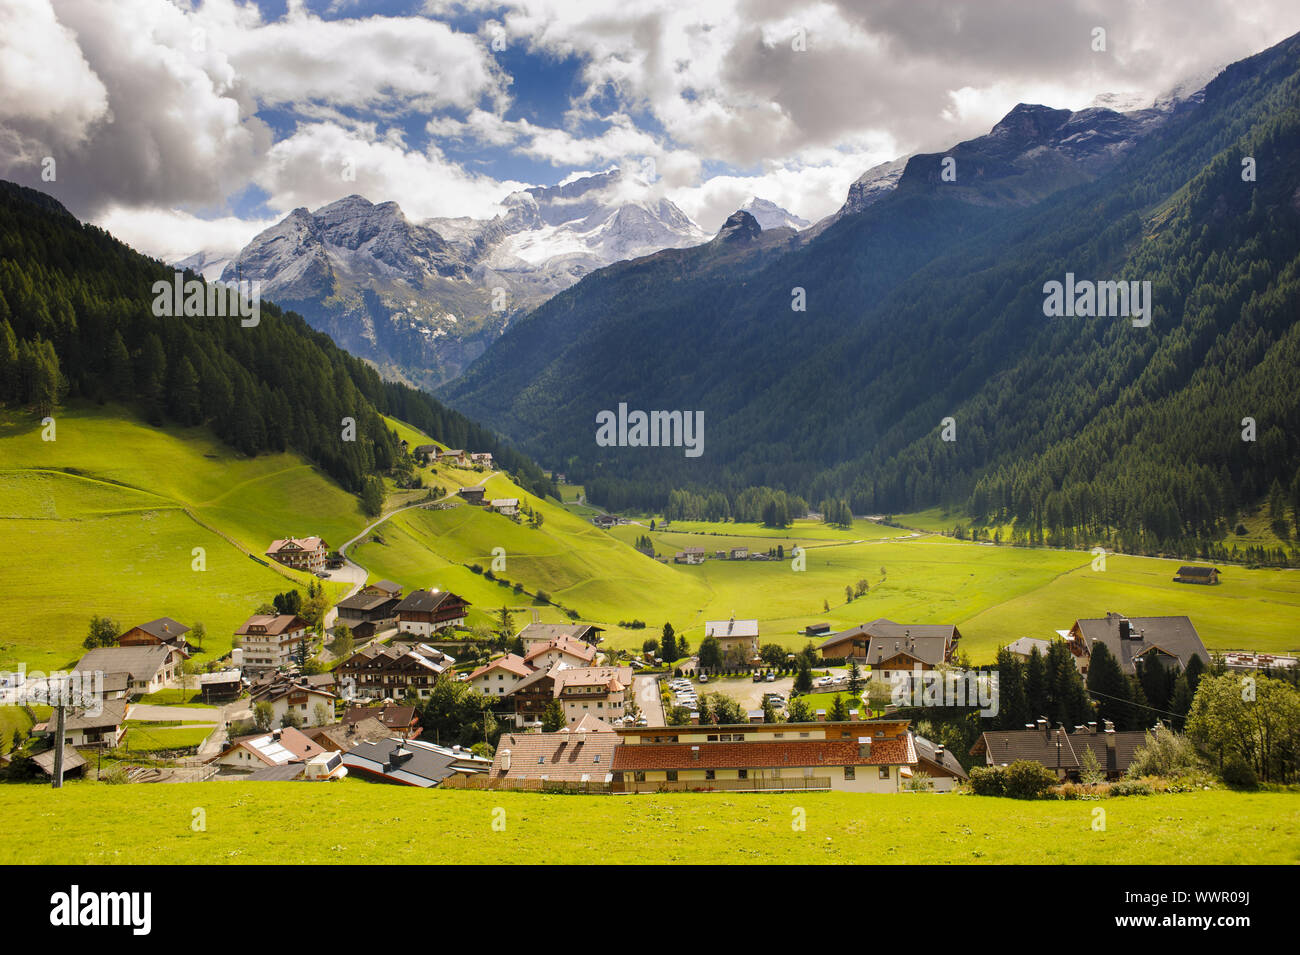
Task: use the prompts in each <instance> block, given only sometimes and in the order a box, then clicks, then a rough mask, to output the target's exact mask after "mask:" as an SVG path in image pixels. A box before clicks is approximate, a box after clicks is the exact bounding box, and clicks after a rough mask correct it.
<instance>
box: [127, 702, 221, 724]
mask: <svg viewBox="0 0 1300 955" xmlns="http://www.w3.org/2000/svg"><path fill="white" fill-rule="evenodd" d="M126 718H127V719H129V720H146V721H148V722H151V723H155V722H162V721H163V720H183V721H185V722H186V723H219V722H221V711H220V710H219V709H216V708H215V707H212V708H208V707H198V706H155V705H153V704H151V703H136V704H135V705H134V706H132V707H131V709H130V711H129V712H128V713H127V714H126Z"/></svg>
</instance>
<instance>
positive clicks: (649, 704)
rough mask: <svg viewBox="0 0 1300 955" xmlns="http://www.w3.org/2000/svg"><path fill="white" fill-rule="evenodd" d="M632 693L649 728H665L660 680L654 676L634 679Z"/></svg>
mask: <svg viewBox="0 0 1300 955" xmlns="http://www.w3.org/2000/svg"><path fill="white" fill-rule="evenodd" d="M632 693H633V698H634V699H635V700H636V705H637V706H638V707H640V708H641V715H642V716H644V717H645V721H646V725H647V726H663V725H665V723H666V720H665V719H664V707H663V701H662V700H661V699H660V698H659V678H658V677H657V676H653V675H646V676H637V677H633V678H632Z"/></svg>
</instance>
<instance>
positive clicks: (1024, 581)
mask: <svg viewBox="0 0 1300 955" xmlns="http://www.w3.org/2000/svg"><path fill="white" fill-rule="evenodd" d="M389 425H390V426H391V427H393V428H394V429H395V430H397V431H398V433H399V434H400V435H401V436H402V437H404V438H405V439H406V440H407V441H408V442H409V443H410V444H411V445H412V446H414V445H417V444H425V443H435V442H432V440H431V439H430V438H429V437H428V436H427V435H424V434H422V433H420V432H419V431H417V430H416V429H413V428H411V427H410V426H408V425H405V424H403V423H402V422H398V421H390V422H389ZM57 427H58V431H57V440H56V441H53V442H47V441H43V440H42V439H41V433H40V430H39V428H38V427H37V426H36V424H35V423H33V422H32V421H31V420H30V419H27V418H20V417H18V416H15V415H0V462H2V464H0V528H3V529H4V541H3V543H4V546H0V574H3V579H4V581H5V585H4V589H3V596H2V598H0V601H2V603H3V609H4V610H5V611H6V612H5V613H3V614H0V668H7V667H12V666H14V665H16V664H17V663H18V662H25V663H26V664H27V665H28V666H29V667H30V668H39V669H54V668H58V667H64V666H67V665H69V664H70V663H71V662H73V661H74V660H75V659H76V658H77V657H78V656H79V655H80V652H81V641H82V639H83V637H84V635H85V630H86V622H87V620H88V619H89V617H90V615H91V614H92V613H101V614H109V615H110V616H112V617H114V618H115V619H117V620H119V621H120V622H122V623H123V624H125V625H130V624H132V623H138V622H141V621H144V620H148V619H152V618H154V617H158V616H162V615H167V616H171V617H175V618H176V619H178V620H181V621H182V622H185V623H193V622H194V621H195V620H202V621H203V622H204V624H205V625H206V627H207V630H208V640H207V643H206V649H207V650H209V651H210V652H213V653H222V652H224V651H225V650H226V649H228V648H229V646H230V641H231V635H232V633H233V630H234V629H235V628H236V627H237V626H238V624H239V623H240V622H241V621H242V620H243V619H244V618H245V617H247V615H248V614H249V613H251V611H252V609H253V608H254V607H256V606H257V605H258V604H259V603H261V602H263V601H265V600H267V599H269V598H270V596H271V595H272V594H274V593H275V592H277V591H279V590H284V589H286V588H287V587H288V586H290V585H291V582H296V583H297V584H299V585H300V586H301V585H305V583H306V578H305V577H304V576H303V575H297V574H293V573H290V572H287V571H283V572H282V571H281V570H272V569H269V568H267V567H263V566H261V565H260V564H258V563H256V562H254V561H252V560H249V559H248V557H247V555H246V554H245V553H244V552H243V551H244V550H248V551H251V552H253V553H256V554H261V553H262V552H263V551H264V550H265V547H266V544H267V543H269V542H270V540H272V539H273V538H276V537H281V536H286V535H295V536H302V535H308V534H320V535H322V536H324V537H325V539H326V541H327V542H329V543H330V544H331V546H339V545H340V544H342V543H343V542H345V541H346V540H348V539H350V538H351V537H353V536H354V535H356V534H357V533H359V532H360V531H361V530H362V529H363V528H364V527H366V526H367V525H368V524H369V523H371V521H369V520H367V519H366V518H365V517H364V516H363V515H362V513H361V511H360V508H359V505H358V502H357V500H356V498H355V497H354V496H352V495H350V494H347V493H346V492H344V491H343V490H342V489H341V488H339V487H338V486H337V485H336V484H334V483H333V482H332V481H330V480H328V479H327V478H325V477H324V476H323V475H322V474H321V473H320V472H319V471H317V470H316V469H315V468H313V467H312V466H311V465H309V464H308V463H306V462H305V461H304V460H303V459H301V458H299V457H296V456H294V455H288V454H279V455H264V456H261V457H258V458H254V459H248V458H244V457H241V456H239V455H237V454H234V453H233V452H231V451H230V450H229V449H227V448H225V447H224V446H222V445H220V444H218V443H217V442H216V441H214V440H213V439H212V437H211V436H210V435H209V434H208V433H207V432H205V431H203V430H201V429H177V428H163V429H155V428H150V427H147V426H145V425H144V424H141V423H138V422H136V421H135V420H134V419H131V418H127V417H124V416H123V413H122V412H121V411H120V410H119V409H114V408H112V407H102V408H101V407H95V406H87V405H80V406H74V407H70V408H67V409H64V410H62V411H61V412H60V414H59V417H58V424H57ZM422 474H423V477H424V479H425V484H426V485H428V486H441V487H443V488H445V489H447V490H449V491H454V490H455V489H457V488H459V487H462V486H466V485H471V484H478V483H481V482H485V483H486V485H487V496H488V497H489V498H493V497H515V498H519V499H520V500H521V502H524V503H526V504H527V505H528V506H529V507H531V508H533V509H534V510H536V511H537V512H538V513H540V514H541V516H542V518H543V522H542V526H541V527H540V528H533V527H530V526H528V525H527V524H526V523H516V522H514V521H512V520H510V519H509V518H507V517H504V516H502V515H500V514H495V513H492V512H490V511H488V510H485V509H483V508H479V507H472V506H469V505H467V504H465V503H464V502H463V501H460V500H459V499H453V500H452V502H451V503H452V504H453V506H451V507H447V508H445V509H439V510H434V509H427V508H415V509H411V510H406V511H402V512H400V513H396V514H395V515H394V516H392V517H391V518H390V519H389V520H387V521H386V522H384V523H383V524H382V525H381V526H379V527H378V528H377V529H376V530H375V532H374V533H372V534H371V535H368V536H367V538H366V539H364V540H362V541H359V542H358V543H357V545H355V546H354V547H353V549H352V550H351V552H350V554H351V556H352V557H353V558H354V559H355V560H356V561H358V562H359V563H360V564H361V565H362V566H364V567H365V568H366V569H367V571H368V572H369V575H370V577H371V579H378V578H380V577H387V578H390V579H392V580H396V581H398V582H399V583H401V584H403V585H404V586H405V587H406V588H407V589H408V590H409V589H413V588H416V587H439V588H442V589H448V590H453V591H455V592H457V593H459V594H461V595H463V596H464V597H465V598H466V599H468V600H469V601H470V602H471V604H472V605H473V610H472V613H471V618H470V621H471V623H473V624H486V623H490V622H491V617H490V615H491V614H493V613H494V612H495V611H496V610H497V609H499V608H500V607H501V606H503V605H506V606H509V607H511V608H512V609H513V610H515V611H518V612H519V615H517V616H516V621H517V622H522V621H523V620H525V619H526V618H527V614H528V613H529V611H531V610H536V611H537V612H538V614H539V618H540V619H542V620H544V621H547V622H557V621H560V620H564V619H566V618H565V617H564V615H563V613H562V611H561V610H560V609H557V608H556V607H554V606H550V605H547V604H542V603H539V602H537V601H535V600H534V599H533V598H532V597H531V596H530V595H531V594H534V593H536V592H538V591H539V590H540V591H545V592H546V593H547V594H549V595H550V597H551V599H552V600H554V601H556V602H558V603H559V604H561V605H562V606H563V607H565V608H572V609H574V610H576V611H577V612H578V613H579V614H580V615H581V619H583V620H584V621H587V622H591V623H596V624H599V625H600V626H603V627H605V628H606V630H607V634H606V636H607V639H608V640H609V642H610V644H611V645H612V646H614V647H627V648H638V649H639V648H640V645H641V643H642V641H644V640H645V639H646V638H647V637H650V636H657V634H658V631H659V630H660V628H661V627H662V626H663V624H664V622H665V621H668V622H671V623H672V624H673V626H674V627H675V628H676V629H677V630H678V632H680V633H682V634H684V635H685V636H686V638H687V639H688V640H689V641H690V643H691V646H693V647H698V645H699V642H700V640H701V639H702V638H703V635H704V622H705V621H706V620H712V619H725V618H726V617H728V616H730V615H732V614H733V613H734V614H735V615H736V616H737V617H754V618H757V619H758V620H759V621H760V623H761V629H762V638H763V640H764V641H766V642H777V643H780V644H782V645H784V646H786V647H788V648H791V649H793V648H796V647H799V646H802V645H803V644H804V643H805V642H806V641H807V638H806V637H804V636H802V635H801V633H800V631H802V630H803V628H804V627H806V626H807V625H808V624H809V623H813V622H826V623H829V624H830V625H831V626H832V627H833V628H834V629H840V628H843V627H848V626H853V625H855V624H860V623H865V622H867V621H870V620H874V619H876V618H878V617H889V618H891V619H894V620H898V621H900V622H911V623H955V624H956V625H957V626H958V627H959V628H960V630H961V632H962V634H963V637H964V640H963V642H962V647H963V648H964V649H965V651H966V652H967V653H968V654H969V655H970V657H971V659H972V660H973V661H974V662H976V663H984V662H988V661H991V660H992V659H993V657H994V655H995V654H996V651H997V648H998V647H999V646H1000V645H1003V644H1005V643H1007V642H1009V641H1011V640H1014V639H1015V638H1017V637H1021V636H1039V637H1046V636H1050V635H1051V634H1052V633H1053V632H1054V631H1056V630H1060V629H1065V628H1067V627H1069V626H1070V624H1071V623H1073V621H1074V620H1075V619H1076V618H1078V617H1084V616H1100V615H1102V614H1104V613H1106V612H1107V611H1109V610H1116V611H1121V612H1124V613H1127V614H1131V615H1135V616H1148V615H1159V614H1184V613H1185V614H1187V615H1188V616H1190V617H1191V618H1192V620H1193V622H1194V623H1195V624H1196V626H1197V628H1198V630H1199V631H1200V633H1201V635H1202V638H1203V639H1204V640H1205V642H1206V644H1207V645H1208V646H1209V647H1210V648H1212V649H1215V648H1218V649H1230V648H1246V649H1257V650H1264V651H1286V650H1291V649H1295V648H1297V647H1300V572H1297V571H1294V570H1268V569H1265V570H1247V569H1244V568H1238V567H1234V566H1228V567H1225V568H1224V578H1223V581H1224V582H1223V583H1222V584H1220V585H1218V586H1215V587H1196V586H1189V585H1184V584H1175V583H1173V581H1172V577H1173V573H1174V570H1175V568H1176V567H1177V564H1178V562H1177V561H1168V560H1161V559H1156V558H1145V557H1124V556H1111V557H1109V558H1107V564H1106V569H1105V570H1104V571H1098V570H1093V569H1092V557H1091V555H1090V554H1088V553H1086V552H1083V551H1063V550H1051V549H1046V548H1022V547H1011V546H993V545H990V544H976V543H972V542H963V541H956V540H953V539H952V538H946V537H942V536H939V535H937V534H934V533H928V532H927V531H925V530H917V531H912V530H902V529H899V528H895V527H889V526H885V525H882V524H878V523H875V522H872V521H866V520H858V521H856V522H855V523H854V525H853V527H851V528H846V529H839V528H831V527H827V526H825V525H823V524H821V523H819V522H813V521H796V522H795V523H794V524H793V525H792V526H791V527H789V528H787V529H784V530H780V531H774V530H772V529H769V528H763V527H761V526H759V525H756V524H735V523H708V522H702V521H691V522H687V521H676V522H673V523H672V524H671V525H670V527H669V528H668V529H667V530H663V529H660V526H659V525H657V526H656V529H655V530H654V531H650V530H649V524H650V520H649V518H648V517H645V518H640V519H638V521H639V522H638V523H634V524H626V525H620V526H617V527H615V528H613V529H612V530H609V531H605V530H601V529H599V528H597V527H595V526H594V525H593V524H591V522H590V520H589V519H588V517H587V516H586V513H585V512H576V511H577V509H576V507H575V505H574V504H572V503H569V504H567V505H561V504H560V503H558V502H556V501H544V500H540V499H538V498H536V497H533V496H532V495H530V494H528V493H527V492H525V491H523V490H522V489H520V488H519V487H518V486H517V485H515V484H514V483H513V482H512V481H511V480H510V479H509V477H508V476H507V475H504V474H496V475H494V476H492V477H491V478H488V477H487V475H486V474H484V473H483V472H480V471H475V470H472V469H467V468H456V467H449V466H446V465H441V466H437V467H425V468H424V469H422ZM425 493H426V492H424V491H404V492H394V493H391V494H390V496H389V499H388V501H387V504H386V506H387V507H388V508H389V509H390V511H391V510H392V509H394V508H397V507H400V506H402V505H403V504H406V503H410V502H414V501H417V500H421V499H423V497H424V496H425ZM930 516H931V521H930V523H931V524H932V525H934V526H936V527H938V526H942V521H941V520H940V518H939V515H938V511H937V509H936V511H935V514H934V515H930ZM909 523H912V524H917V523H920V524H924V523H925V522H924V521H922V522H916V521H912V520H911V518H910V517H909ZM646 534H648V535H649V536H650V538H651V539H652V541H653V543H654V545H655V549H656V552H657V553H658V555H659V556H660V558H661V559H659V560H655V559H652V558H650V557H648V556H646V555H644V554H641V553H640V552H638V551H637V550H635V548H634V546H633V545H634V544H635V542H636V540H637V539H638V537H640V536H642V535H646ZM232 542H233V543H232ZM692 546H695V547H703V548H704V549H705V551H706V552H707V553H708V554H710V555H712V554H714V553H715V552H716V551H718V550H726V549H729V548H730V547H732V546H745V547H748V548H749V549H750V551H751V552H754V553H766V552H767V551H768V550H769V549H772V550H775V548H777V547H778V546H779V547H781V548H782V549H783V551H784V557H783V559H781V560H775V559H773V560H767V561H760V560H744V561H732V560H717V559H713V558H712V557H711V558H710V559H709V560H707V561H706V562H705V563H704V564H703V565H700V566H686V565H678V564H674V563H672V562H671V556H672V554H674V553H676V552H677V551H679V550H682V549H683V548H685V547H692ZM796 546H797V547H800V548H801V549H802V551H803V553H802V556H801V558H800V562H799V563H796V561H795V555H794V553H793V551H794V548H795V547H796ZM196 547H202V548H204V551H205V559H206V562H207V570H206V571H203V572H198V571H195V570H192V569H191V562H192V560H193V557H192V553H193V549H194V548H196ZM241 548H242V549H241ZM498 556H501V557H503V558H504V561H505V567H504V568H503V569H499V570H498V571H497V572H496V575H497V576H498V577H502V578H505V579H506V580H508V581H510V582H511V583H512V584H513V583H515V582H518V583H520V584H522V585H523V587H524V588H525V590H526V591H527V593H522V594H519V593H515V592H514V590H513V589H512V588H511V587H510V586H506V585H502V584H500V583H498V582H496V581H493V580H489V579H488V578H487V577H486V576H484V575H481V574H475V573H473V572H471V571H470V570H469V567H468V565H471V564H478V565H480V566H481V567H482V568H483V569H485V570H488V569H491V568H492V566H493V561H494V558H495V557H498ZM796 567H797V568H798V569H796ZM860 580H865V581H866V582H867V584H868V591H867V593H866V594H865V595H863V596H860V597H854V598H853V599H851V600H850V599H847V598H846V594H845V587H846V586H851V587H856V585H857V583H858V581H860ZM329 586H330V587H331V588H332V589H334V590H335V591H336V592H337V593H341V592H342V590H343V588H342V585H329ZM633 620H640V621H644V622H645V624H646V627H645V628H644V629H639V628H624V627H620V626H619V623H620V621H625V622H627V621H633Z"/></svg>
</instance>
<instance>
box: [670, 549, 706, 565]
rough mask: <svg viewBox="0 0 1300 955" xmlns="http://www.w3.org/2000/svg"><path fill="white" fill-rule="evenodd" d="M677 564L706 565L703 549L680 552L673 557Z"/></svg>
mask: <svg viewBox="0 0 1300 955" xmlns="http://www.w3.org/2000/svg"><path fill="white" fill-rule="evenodd" d="M673 563H675V564H702V563H704V548H703V547H687V548H686V549H685V550H679V551H678V552H677V553H676V554H674V555H673Z"/></svg>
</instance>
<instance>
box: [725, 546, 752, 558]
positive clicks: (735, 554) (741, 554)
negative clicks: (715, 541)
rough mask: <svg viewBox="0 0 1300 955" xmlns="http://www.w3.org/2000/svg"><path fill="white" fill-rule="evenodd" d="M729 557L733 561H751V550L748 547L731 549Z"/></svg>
mask: <svg viewBox="0 0 1300 955" xmlns="http://www.w3.org/2000/svg"><path fill="white" fill-rule="evenodd" d="M728 556H729V557H730V558H731V559H732V560H748V559H749V548H748V547H733V548H731V550H730V551H728Z"/></svg>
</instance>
